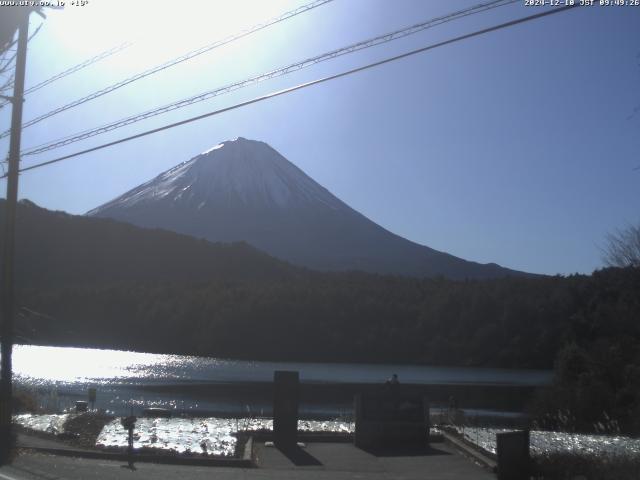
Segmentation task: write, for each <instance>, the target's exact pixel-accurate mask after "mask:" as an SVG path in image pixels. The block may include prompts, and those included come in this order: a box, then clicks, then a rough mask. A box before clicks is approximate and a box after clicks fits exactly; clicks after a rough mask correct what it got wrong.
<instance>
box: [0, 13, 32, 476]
mask: <svg viewBox="0 0 640 480" xmlns="http://www.w3.org/2000/svg"><path fill="white" fill-rule="evenodd" d="M23 10H24V12H20V14H21V15H20V19H19V21H20V23H19V27H18V52H17V54H16V68H15V79H14V85H13V98H12V99H11V101H12V102H13V106H12V109H11V139H10V143H9V170H8V173H7V201H6V205H5V225H4V246H3V251H2V286H1V288H2V293H1V295H0V299H1V301H2V324H1V325H0V349H1V351H0V362H1V363H0V464H1V465H4V464H6V463H8V461H9V459H10V453H11V448H12V443H13V436H12V429H11V414H12V410H13V409H12V396H13V385H12V383H13V382H12V367H11V355H12V353H13V318H14V313H15V298H14V271H13V270H14V269H13V265H14V259H15V233H16V207H17V203H18V170H19V168H20V136H21V133H22V103H23V101H24V76H25V67H26V61H27V41H28V35H29V14H30V13H31V9H27V8H25V9H23Z"/></svg>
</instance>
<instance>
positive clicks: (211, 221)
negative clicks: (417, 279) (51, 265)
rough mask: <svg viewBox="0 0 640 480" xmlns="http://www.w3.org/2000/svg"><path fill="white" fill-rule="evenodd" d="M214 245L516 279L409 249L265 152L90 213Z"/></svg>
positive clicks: (177, 174)
mask: <svg viewBox="0 0 640 480" xmlns="http://www.w3.org/2000/svg"><path fill="white" fill-rule="evenodd" d="M88 215H94V216H100V217H111V218H114V219H116V220H122V221H126V222H129V223H133V224H135V225H139V226H143V227H152V228H164V229H168V230H173V231H176V232H179V233H184V234H187V235H192V236H195V237H200V238H205V239H208V240H210V241H218V242H232V241H245V242H247V243H250V244H251V245H253V246H254V247H257V248H259V249H261V250H263V251H265V252H267V253H269V254H271V255H273V256H275V257H278V258H281V259H284V260H288V261H290V262H292V263H295V264H299V265H304V266H307V267H310V268H316V269H320V270H365V271H371V272H378V273H396V274H407V275H417V276H431V275H438V274H442V275H445V276H448V277H452V278H467V277H475V278H482V277H495V276H504V275H507V274H511V273H518V272H512V271H510V270H508V269H504V268H502V267H500V266H498V265H495V264H487V265H481V264H478V263H474V262H468V261H465V260H462V259H460V258H457V257H454V256H452V255H449V254H447V253H443V252H438V251H436V250H433V249H431V248H429V247H426V246H423V245H419V244H416V243H413V242H411V241H409V240H406V239H404V238H402V237H399V236H397V235H395V234H393V233H391V232H389V231H388V230H385V229H384V228H382V227H380V226H379V225H377V224H375V223H374V222H372V221H371V220H369V219H368V218H366V217H365V216H364V215H362V214H360V213H358V212H356V211H355V210H353V209H352V208H350V207H349V206H348V205H346V204H345V203H343V202H342V201H340V200H339V199H338V198H336V197H335V196H334V195H332V194H331V193H330V192H329V191H328V190H327V189H326V188H324V187H322V186H321V185H319V184H318V183H317V182H315V181H314V180H313V179H311V178H310V177H309V176H308V175H306V174H305V173H304V172H303V171H302V170H300V169H299V168H298V167H296V166H295V165H294V164H293V163H291V162H290V161H289V160H287V159H286V158H284V157H283V156H282V155H280V154H279V153H278V152H277V151H275V150H274V149H273V148H271V147H270V146H269V145H267V144H266V143H264V142H259V141H255V140H247V139H246V138H243V137H238V138H236V139H235V140H229V141H225V142H222V143H219V144H217V145H215V146H213V147H211V148H209V149H207V150H205V151H204V152H202V153H201V154H199V155H197V156H195V157H193V158H192V159H191V160H188V161H185V162H182V163H180V164H178V165H176V166H175V167H173V168H171V169H169V170H167V171H166V172H164V173H161V174H160V175H158V176H157V177H155V178H154V179H152V180H149V181H148V182H146V183H143V184H142V185H140V186H138V187H136V188H134V189H133V190H130V191H129V192H127V193H125V194H123V195H121V196H120V197H118V198H116V199H114V200H112V201H111V202H108V203H106V204H104V205H102V206H100V207H98V208H96V209H94V210H92V211H90V212H89V213H88Z"/></svg>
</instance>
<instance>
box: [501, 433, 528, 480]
mask: <svg viewBox="0 0 640 480" xmlns="http://www.w3.org/2000/svg"><path fill="white" fill-rule="evenodd" d="M497 447H498V448H497V453H498V480H529V468H530V465H529V430H524V431H518V432H506V433H499V434H498V435H497Z"/></svg>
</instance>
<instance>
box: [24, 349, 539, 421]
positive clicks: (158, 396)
mask: <svg viewBox="0 0 640 480" xmlns="http://www.w3.org/2000/svg"><path fill="white" fill-rule="evenodd" d="M13 368H14V376H15V382H16V384H17V385H18V386H19V387H23V388H26V389H30V390H32V391H33V392H35V393H37V395H39V398H40V402H41V404H42V405H43V406H45V407H49V408H50V409H53V410H62V409H65V408H69V407H71V406H72V405H73V403H74V402H75V400H80V399H86V395H87V389H88V388H89V387H95V388H96V389H97V390H98V398H97V401H96V407H97V408H104V409H106V410H108V411H110V412H113V413H115V414H123V413H128V412H129V411H130V410H131V409H132V408H133V409H134V411H136V412H137V411H139V410H140V409H141V408H143V407H149V406H155V407H158V406H160V407H167V408H172V409H174V410H177V411H181V410H182V411H184V412H185V413H189V412H197V411H207V410H209V411H228V413H229V414H232V415H237V414H238V413H239V412H240V413H242V412H244V413H251V414H252V415H253V414H256V415H260V413H261V410H264V408H265V407H266V406H267V404H268V402H266V403H265V402H260V401H256V402H247V401H246V400H243V401H242V402H237V403H235V404H234V402H230V401H229V400H228V399H227V400H224V402H222V403H224V405H223V404H221V401H220V399H212V398H197V396H195V395H194V393H193V392H194V389H189V388H188V387H189V386H190V385H214V384H241V383H246V382H258V383H260V382H262V383H266V382H271V381H272V380H273V372H274V371H275V370H297V371H299V372H300V380H301V382H303V383H305V382H306V383H317V382H324V383H373V384H376V383H383V382H384V380H385V379H387V378H389V377H390V376H391V375H392V374H393V373H397V374H398V375H399V378H400V380H401V382H403V383H411V384H422V385H513V386H538V385H546V384H548V383H549V382H550V381H551V372H549V371H540V370H506V369H490V368H454V367H428V366H416V365H372V364H348V363H336V364H328V363H299V362H258V361H245V360H229V359H220V358H207V357H193V356H180V355H157V354H149V353H139V352H126V351H118V350H100V349H91V348H66V347H40V346H27V345H16V346H15V347H14V356H13ZM341 408H342V407H340V406H338V407H336V406H332V407H331V408H330V409H331V410H332V411H333V412H337V413H339V410H340V409H341ZM248 410H251V411H250V412H248ZM318 413H319V414H326V412H318Z"/></svg>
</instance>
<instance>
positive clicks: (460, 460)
mask: <svg viewBox="0 0 640 480" xmlns="http://www.w3.org/2000/svg"><path fill="white" fill-rule="evenodd" d="M21 443H23V444H25V443H32V444H33V446H34V447H42V448H50V447H53V446H56V447H60V442H56V441H53V440H46V439H40V438H33V437H31V436H29V438H23V439H22V442H21ZM254 453H255V462H256V467H257V468H231V467H208V466H197V465H196V466H183V465H165V464H155V463H148V462H138V463H136V464H135V470H130V469H129V468H127V465H126V462H124V461H119V460H111V459H91V458H83V457H68V456H61V455H51V454H46V453H43V452H34V451H23V453H21V454H20V455H19V456H17V457H16V459H15V460H14V462H13V464H12V465H11V466H8V467H2V468H0V480H57V479H70V480H76V479H77V480H81V479H82V480H84V479H88V480H91V479H96V480H110V479H127V478H132V479H133V478H135V479H138V480H141V479H157V480H165V479H166V480H169V479H175V478H182V479H184V480H200V479H205V478H206V479H210V478H212V477H215V478H216V479H220V480H251V479H256V480H259V479H262V480H276V479H277V480H280V479H282V480H288V479H292V480H293V479H302V480H316V479H317V480H328V479H332V480H342V479H344V480H347V479H349V480H351V479H371V480H390V479H402V480H414V479H415V480H417V479H420V480H495V478H496V476H495V475H494V474H493V473H491V472H489V471H488V470H486V469H485V468H482V467H481V466H480V465H478V464H476V463H474V461H473V460H471V459H470V458H469V457H467V456H465V455H463V454H461V453H460V451H459V450H458V449H456V448H455V447H452V446H450V445H448V444H445V443H434V444H433V446H432V448H431V449H429V450H427V451H415V452H402V453H398V452H395V453H394V452H373V453H371V452H366V451H363V450H361V449H359V448H356V447H355V446H354V445H353V444H351V443H347V442H339V443H330V442H318V443H308V444H306V445H305V447H304V448H294V449H291V450H288V451H284V452H283V451H281V450H279V449H276V448H274V447H269V446H265V443H264V442H256V443H255V444H254Z"/></svg>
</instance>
